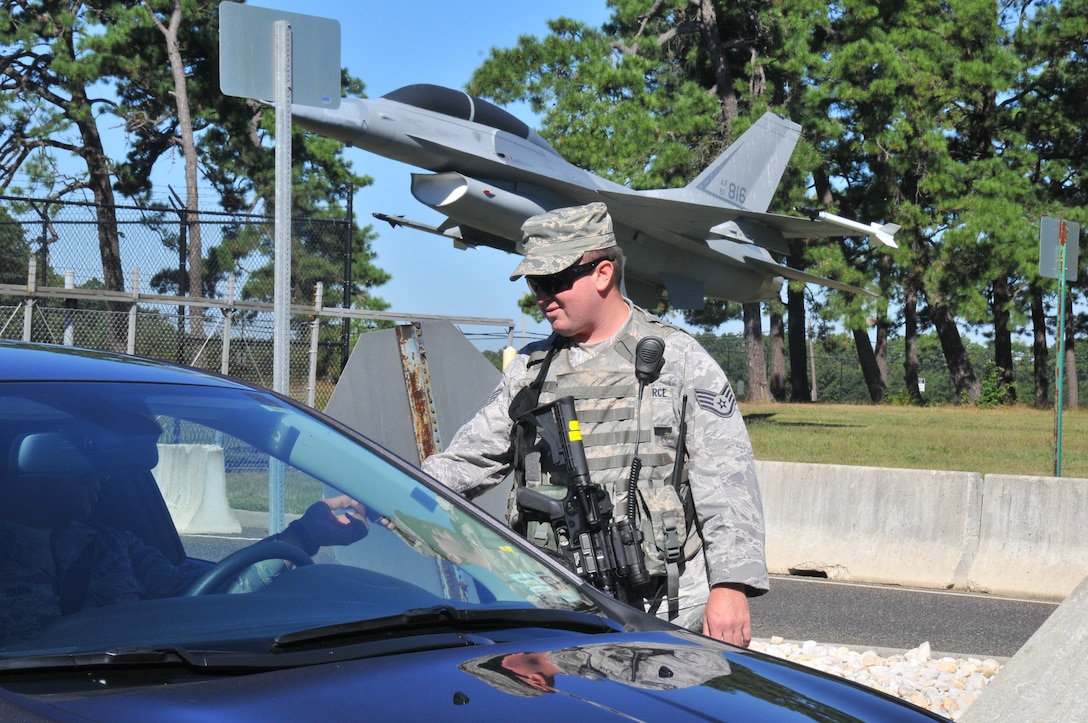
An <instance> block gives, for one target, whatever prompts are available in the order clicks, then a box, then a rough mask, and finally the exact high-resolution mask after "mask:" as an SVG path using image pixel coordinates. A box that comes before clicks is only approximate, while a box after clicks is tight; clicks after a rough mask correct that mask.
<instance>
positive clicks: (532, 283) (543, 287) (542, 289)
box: [525, 259, 607, 296]
mask: <svg viewBox="0 0 1088 723" xmlns="http://www.w3.org/2000/svg"><path fill="white" fill-rule="evenodd" d="M602 261H607V259H597V260H596V261H590V262H589V263H586V264H578V265H577V266H571V267H569V268H566V269H563V270H562V271H560V272H559V273H557V274H551V275H550V276H526V277H525V280H526V281H528V282H529V290H530V291H532V292H533V293H534V294H536V295H537V296H555V295H556V294H558V293H560V292H563V291H566V290H567V289H569V288H570V287H572V286H574V282H575V281H577V280H578V279H580V278H582V277H583V276H589V275H590V274H592V273H593V270H594V269H595V268H597V266H599V265H600V263H601V262H602Z"/></svg>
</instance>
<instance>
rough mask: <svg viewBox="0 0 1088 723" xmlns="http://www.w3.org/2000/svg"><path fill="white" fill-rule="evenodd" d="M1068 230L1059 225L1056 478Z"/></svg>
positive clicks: (1059, 464)
mask: <svg viewBox="0 0 1088 723" xmlns="http://www.w3.org/2000/svg"><path fill="white" fill-rule="evenodd" d="M1068 233H1069V232H1068V229H1067V228H1066V224H1065V221H1060V222H1059V223H1058V289H1059V291H1058V343H1057V344H1056V346H1057V349H1058V380H1057V383H1056V386H1057V389H1055V391H1054V394H1055V402H1054V414H1055V422H1054V476H1055V477H1061V476H1062V410H1063V407H1064V406H1065V287H1066V283H1065V273H1066V272H1065V268H1066V266H1065V265H1066V263H1067V262H1068V256H1067V252H1068V248H1069V245H1068V244H1067V243H1066V241H1067V240H1068V237H1069V236H1068Z"/></svg>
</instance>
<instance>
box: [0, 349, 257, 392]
mask: <svg viewBox="0 0 1088 723" xmlns="http://www.w3.org/2000/svg"><path fill="white" fill-rule="evenodd" d="M16 381H33V382H42V381H99V382H156V383H163V384H190V385H192V384H198V385H202V386H218V387H234V388H250V387H249V385H247V384H245V383H243V382H239V381H235V380H232V379H228V378H227V377H224V376H221V375H218V374H215V373H214V372H207V371H203V370H200V369H194V368H191V367H185V366H181V365H177V364H171V363H169V362H164V361H159V360H156V359H147V358H144V357H136V356H128V355H125V354H117V353H114V352H108V351H102V350H98V349H84V348H80V347H70V346H60V345H57V344H36V343H27V342H12V341H4V340H0V382H16Z"/></svg>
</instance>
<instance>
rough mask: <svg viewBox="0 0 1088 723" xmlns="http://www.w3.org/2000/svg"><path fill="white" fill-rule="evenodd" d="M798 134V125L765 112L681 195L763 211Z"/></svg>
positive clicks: (690, 198) (693, 199)
mask: <svg viewBox="0 0 1088 723" xmlns="http://www.w3.org/2000/svg"><path fill="white" fill-rule="evenodd" d="M800 137H801V126H799V125H797V124H796V123H794V122H792V121H789V120H786V119H785V118H782V117H780V116H777V115H775V114H774V113H770V112H768V113H765V114H764V115H763V117H762V118H760V119H759V120H758V121H756V122H755V123H754V124H753V125H752V127H751V128H749V129H748V130H746V131H745V132H744V133H742V134H741V136H740V138H738V139H737V140H735V141H733V144H732V145H730V146H729V147H728V148H726V149H725V152H724V153H722V154H721V155H720V156H718V158H717V159H716V160H715V161H714V162H713V163H711V164H710V165H709V166H707V168H706V170H704V171H703V172H702V173H700V174H699V175H698V176H697V177H696V178H695V180H693V181H692V182H691V183H689V184H688V185H687V186H685V187H684V188H683V189H682V191H681V194H682V196H681V197H682V198H683V199H684V200H687V201H690V202H694V203H703V204H709V205H712V206H721V205H723V204H724V205H726V206H733V207H735V208H739V209H743V210H745V211H756V212H758V213H764V212H765V211H766V210H767V209H768V208H769V207H770V205H771V199H772V198H773V197H774V192H775V191H776V190H777V189H778V183H779V181H780V180H781V179H782V174H783V173H785V171H786V164H787V163H788V162H789V160H790V156H792V155H793V149H794V147H795V146H796V145H797V139H798V138H800ZM678 195H680V194H678Z"/></svg>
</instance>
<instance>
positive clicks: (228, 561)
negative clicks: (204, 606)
mask: <svg viewBox="0 0 1088 723" xmlns="http://www.w3.org/2000/svg"><path fill="white" fill-rule="evenodd" d="M263 560H287V561H288V562H293V563H294V564H295V565H312V564H314V560H313V558H312V557H310V556H309V555H307V554H306V552H305V550H303V549H302V548H300V547H295V546H294V545H292V544H289V543H287V542H280V541H279V540H261V541H260V542H257V543H254V544H252V545H250V546H249V547H243V548H242V549H241V550H237V551H235V552H232V553H231V554H229V555H227V556H226V557H224V558H223V559H222V560H220V561H219V562H217V563H215V565H214V566H213V567H212V568H211V569H210V570H208V571H207V572H204V573H203V574H202V575H201V576H200V577H199V578H197V579H196V581H195V582H193V584H192V585H190V586H189V589H187V590H186V591H185V592H184V593H182V595H185V596H195V595H210V594H212V593H214V592H215V591H216V590H218V589H219V587H220V586H222V585H223V584H224V583H226V582H228V581H229V580H233V579H234V578H235V577H237V576H238V575H239V574H240V573H241V572H242V570H245V569H246V568H247V567H249V566H250V565H255V564H257V563H258V562H261V561H263Z"/></svg>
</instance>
